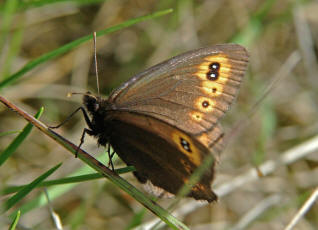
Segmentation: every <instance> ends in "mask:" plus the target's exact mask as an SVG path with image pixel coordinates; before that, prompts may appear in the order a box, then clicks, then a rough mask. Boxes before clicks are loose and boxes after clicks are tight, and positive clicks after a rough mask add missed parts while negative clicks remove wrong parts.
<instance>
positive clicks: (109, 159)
mask: <svg viewBox="0 0 318 230" xmlns="http://www.w3.org/2000/svg"><path fill="white" fill-rule="evenodd" d="M110 152H111V149H110V144H109V143H108V144H107V153H108V168H109V167H110V166H111V168H112V171H115V169H114V164H113V160H112V159H113V156H114V154H115V152H114V151H113V152H112V153H110Z"/></svg>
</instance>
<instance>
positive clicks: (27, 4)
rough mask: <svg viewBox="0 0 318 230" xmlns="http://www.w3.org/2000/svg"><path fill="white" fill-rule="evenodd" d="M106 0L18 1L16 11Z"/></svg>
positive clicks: (0, 5)
mask: <svg viewBox="0 0 318 230" xmlns="http://www.w3.org/2000/svg"><path fill="white" fill-rule="evenodd" d="M105 1H107V0H42V1H41V0H40V1H37V0H33V1H20V2H19V5H18V7H17V10H19V11H21V10H27V9H30V8H36V7H41V6H46V5H52V4H58V3H70V2H71V3H75V4H78V5H92V4H97V3H101V2H105ZM4 8H5V6H4V4H0V12H2V11H4Z"/></svg>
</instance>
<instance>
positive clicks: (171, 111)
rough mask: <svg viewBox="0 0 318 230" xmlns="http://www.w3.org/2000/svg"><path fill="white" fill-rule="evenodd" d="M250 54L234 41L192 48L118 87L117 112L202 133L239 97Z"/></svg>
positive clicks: (113, 98) (114, 96)
mask: <svg viewBox="0 0 318 230" xmlns="http://www.w3.org/2000/svg"><path fill="white" fill-rule="evenodd" d="M247 64H248V53H247V51H246V50H245V48H243V47H242V46H239V45H235V44H225V45H216V46H211V47H207V48H202V49H198V50H194V51H190V52H187V53H184V54H181V55H179V56H176V57H174V58H172V59H170V60H167V61H165V62H163V63H161V64H158V65H156V66H153V67H152V68H150V69H148V70H146V71H144V72H142V73H140V74H138V75H136V76H134V77H133V78H131V79H130V80H129V81H127V82H126V83H124V84H123V85H122V86H121V87H119V88H118V89H117V90H116V91H114V92H113V93H112V94H111V95H110V97H109V99H108V100H109V101H110V102H111V103H112V104H115V106H116V110H121V111H132V112H136V113H139V114H144V115H149V116H151V117H155V118H158V119H159V120H162V121H165V122H167V123H169V124H171V125H173V126H175V127H178V128H179V129H181V130H183V131H185V132H187V133H190V134H196V135H201V134H202V133H203V132H206V131H207V130H209V129H212V128H213V127H214V126H215V125H216V124H217V123H218V121H219V119H220V118H221V117H222V116H223V115H224V113H225V112H226V111H227V110H228V108H229V106H230V105H231V103H232V102H233V101H234V99H235V98H236V95H237V93H238V90H239V87H240V84H241V81H242V78H243V76H244V74H245V71H246V68H247Z"/></svg>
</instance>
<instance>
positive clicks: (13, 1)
mask: <svg viewBox="0 0 318 230" xmlns="http://www.w3.org/2000/svg"><path fill="white" fill-rule="evenodd" d="M17 7H18V0H10V1H6V2H5V5H4V10H3V11H4V12H3V16H2V20H1V29H0V50H3V47H4V44H5V41H6V38H7V36H8V34H9V30H10V25H11V22H12V19H13V15H14V13H15V10H16V8H17Z"/></svg>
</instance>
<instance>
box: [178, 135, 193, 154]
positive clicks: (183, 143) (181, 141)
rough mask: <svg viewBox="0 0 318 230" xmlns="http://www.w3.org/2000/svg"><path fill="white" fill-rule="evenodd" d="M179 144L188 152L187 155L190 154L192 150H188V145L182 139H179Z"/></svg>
mask: <svg viewBox="0 0 318 230" xmlns="http://www.w3.org/2000/svg"><path fill="white" fill-rule="evenodd" d="M180 144H181V146H182V147H183V148H184V149H185V150H186V151H188V152H189V153H191V152H192V150H191V148H190V144H189V143H188V142H187V141H186V140H185V139H183V138H182V137H180Z"/></svg>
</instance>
